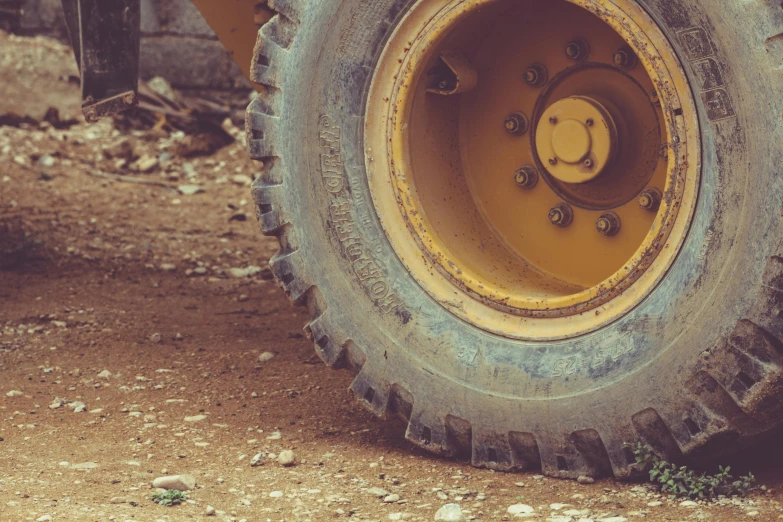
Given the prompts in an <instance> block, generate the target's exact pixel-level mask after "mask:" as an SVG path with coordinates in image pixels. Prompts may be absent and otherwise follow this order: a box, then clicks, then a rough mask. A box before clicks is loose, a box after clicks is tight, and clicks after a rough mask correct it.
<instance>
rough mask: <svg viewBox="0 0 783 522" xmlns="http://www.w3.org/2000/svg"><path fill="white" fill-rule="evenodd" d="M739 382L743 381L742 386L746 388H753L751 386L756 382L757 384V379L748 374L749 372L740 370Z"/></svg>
mask: <svg viewBox="0 0 783 522" xmlns="http://www.w3.org/2000/svg"><path fill="white" fill-rule="evenodd" d="M737 382H738V383H741V384H742V386H743V387H744V388H745V389H746V390H749V389H751V388H752V387H753V385H754V384H756V381H755V379H753V377H751V376H750V375H748V374H747V373H745V372H739V373H738V374H737Z"/></svg>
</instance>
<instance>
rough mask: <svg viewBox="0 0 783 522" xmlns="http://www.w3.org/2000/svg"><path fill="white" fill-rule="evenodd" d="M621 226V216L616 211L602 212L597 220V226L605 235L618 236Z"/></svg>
mask: <svg viewBox="0 0 783 522" xmlns="http://www.w3.org/2000/svg"><path fill="white" fill-rule="evenodd" d="M620 227H621V223H620V216H618V215H617V214H615V213H614V212H606V213H605V214H601V217H599V218H598V221H596V222H595V228H596V229H598V231H599V232H600V233H601V234H603V235H605V236H610V237H611V236H616V235H617V233H618V232H620Z"/></svg>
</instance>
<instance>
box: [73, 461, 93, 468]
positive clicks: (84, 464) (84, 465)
mask: <svg viewBox="0 0 783 522" xmlns="http://www.w3.org/2000/svg"><path fill="white" fill-rule="evenodd" d="M97 467H98V464H96V463H95V462H81V463H79V464H73V465H72V466H71V469H95V468H97Z"/></svg>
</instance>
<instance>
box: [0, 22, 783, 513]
mask: <svg viewBox="0 0 783 522" xmlns="http://www.w3.org/2000/svg"><path fill="white" fill-rule="evenodd" d="M0 48H2V49H3V56H2V57H0V115H2V114H3V113H4V112H7V111H9V110H13V111H15V112H18V113H23V114H30V115H32V116H33V117H35V118H37V119H40V118H41V115H42V113H43V112H45V110H46V108H48V107H50V106H57V107H59V108H60V111H61V117H62V118H63V119H66V117H67V115H68V114H72V115H73V116H76V113H77V111H78V106H79V99H78V86H77V85H76V84H75V83H74V82H73V81H72V79H71V80H69V76H73V75H75V74H76V71H75V67H74V66H73V57H72V55H70V54H69V53H70V51H69V50H67V49H64V48H63V47H62V46H59V45H58V44H55V43H53V42H48V41H45V40H40V39H27V38H17V37H9V36H8V35H5V34H2V33H0ZM226 128H227V130H228V131H229V132H230V133H232V134H234V135H236V136H237V137H238V140H237V142H236V143H235V144H233V145H229V146H228V147H225V148H223V149H222V150H220V151H219V152H217V153H216V154H214V155H213V156H210V157H200V158H195V159H187V158H182V157H179V156H177V155H176V154H174V153H173V152H172V151H174V150H176V145H177V143H178V142H181V141H182V140H183V139H184V137H183V136H182V135H181V134H178V133H173V134H161V133H159V132H143V131H131V132H129V133H128V134H125V135H123V134H121V133H120V132H119V131H117V130H115V129H114V126H113V124H112V122H111V121H104V122H101V123H100V124H98V125H95V126H87V125H86V124H78V125H75V126H73V127H71V128H69V129H65V130H57V129H54V128H52V126H51V125H49V124H43V125H37V124H36V125H34V124H29V125H22V126H21V128H16V127H11V126H0V470H2V471H0V519H2V520H3V521H6V520H8V521H16V520H20V521H21V520H42V521H44V520H55V521H56V520H80V521H81V520H84V521H93V520H94V521H104V520H113V521H127V520H134V521H153V520H165V521H178V520H212V519H217V520H247V521H263V520H270V521H271V520H274V521H280V520H285V521H322V520H343V519H346V520H347V519H351V520H378V521H384V520H421V521H431V520H433V519H434V517H435V514H436V512H437V511H438V510H439V509H441V507H442V506H444V505H445V504H449V503H454V504H458V505H459V506H460V508H461V510H462V512H463V515H464V517H465V519H466V520H487V521H491V520H516V518H515V517H516V515H514V514H513V513H511V512H509V507H511V506H513V505H517V504H524V505H528V506H531V507H532V508H533V510H534V511H533V513H531V514H528V515H527V518H532V519H538V520H551V521H553V522H571V521H573V522H576V521H579V520H582V521H584V522H587V521H588V520H596V521H598V520H607V521H613V522H621V521H623V520H630V521H633V520H637V519H645V520H650V521H662V520H670V521H681V520H715V521H733V520H740V519H745V518H748V519H755V520H773V519H774V520H777V519H779V518H781V517H783V507H782V506H781V504H780V503H779V501H780V500H781V497H782V495H781V492H783V487H781V482H783V481H782V480H781V478H780V473H779V472H778V471H777V470H778V469H779V467H780V463H781V462H783V459H781V458H780V457H775V458H773V459H770V458H768V457H767V454H766V453H764V454H763V455H764V457H763V458H758V457H756V458H755V459H753V460H749V459H751V457H748V456H746V457H742V458H743V459H745V460H743V461H741V464H742V463H744V464H745V466H744V467H745V468H749V467H750V468H752V469H753V471H754V473H756V474H757V476H758V477H759V483H760V484H764V486H765V488H764V489H761V488H759V489H757V490H755V491H754V492H753V493H752V494H751V495H750V496H749V497H748V498H747V499H722V500H721V501H720V502H718V503H710V504H706V503H696V504H694V505H689V504H688V503H686V504H685V505H683V504H682V503H681V502H678V501H672V500H669V499H668V498H667V497H665V496H662V495H660V494H659V493H658V492H657V491H656V490H655V489H654V488H652V487H650V486H646V485H640V484H623V483H619V482H615V481H613V480H598V481H596V482H595V483H594V484H579V483H577V482H571V481H560V480H554V479H550V478H544V477H541V476H539V475H536V474H535V473H522V474H505V473H495V472H493V471H489V470H481V469H474V468H472V467H471V466H470V465H469V464H468V463H466V462H464V461H452V460H444V459H438V458H435V457H432V456H430V455H428V454H425V453H423V452H421V451H419V450H417V449H414V448H413V447H412V446H411V445H410V444H409V443H407V442H406V441H405V439H404V437H403V431H404V426H403V425H402V424H401V423H400V422H397V421H393V420H391V421H381V420H377V419H375V418H374V417H373V416H371V415H370V414H369V413H367V412H365V411H364V410H363V409H362V407H361V406H360V405H359V404H358V403H357V402H356V401H355V400H354V399H353V398H352V396H351V395H350V393H349V392H348V391H347V388H348V386H349V384H350V381H351V376H350V375H349V374H348V373H347V372H335V371H332V370H329V369H327V368H326V367H325V366H324V365H323V364H322V363H321V362H320V360H319V359H318V357H317V356H316V355H315V353H314V351H313V349H312V346H311V343H310V342H309V341H308V340H307V339H306V338H305V337H304V335H303V333H302V326H303V325H304V323H305V321H306V314H305V311H304V310H303V309H299V308H296V307H293V306H292V305H291V304H289V302H288V301H287V299H286V297H285V296H284V295H283V293H282V292H281V291H280V290H279V289H278V288H277V286H276V285H275V283H274V281H271V280H269V277H270V276H269V271H268V269H266V268H265V267H266V264H267V261H268V259H269V257H270V256H271V255H272V254H273V253H274V252H275V251H276V243H275V240H273V239H269V238H264V237H263V236H261V234H260V233H259V232H258V228H257V225H256V223H255V217H254V215H253V209H252V202H251V198H250V194H249V183H250V181H251V177H252V176H253V174H254V172H255V170H256V169H257V168H258V166H257V165H255V164H254V163H253V162H251V161H250V160H248V159H246V157H245V156H246V155H245V151H244V145H243V143H242V142H241V141H240V140H239V137H240V135H241V132H240V130H239V129H237V128H235V127H233V126H231V125H229V124H226ZM129 150H130V151H131V152H128V151H129ZM145 162H146V163H147V164H146V165H145V164H144V163H145ZM153 163H154V165H153V166H152V167H150V165H152V164H153ZM148 167H149V168H148ZM147 168H148V170H147ZM140 170H147V172H140ZM117 175H120V176H127V178H116V176H117ZM112 176H115V178H112ZM129 179H133V180H136V181H139V180H143V182H144V183H147V184H139V183H135V182H129ZM194 187H196V188H194ZM196 191H198V192H197V193H195V194H194V193H193V192H196ZM265 352H269V353H271V354H274V356H273V357H271V358H270V356H269V355H264V356H263V357H261V359H259V356H260V355H261V354H264V353H265ZM284 450H292V451H293V452H294V454H295V463H294V465H292V466H283V465H281V464H280V463H279V462H278V460H277V459H276V458H275V455H279V454H280V453H281V452H282V451H284ZM259 453H264V454H265V455H264V463H263V464H262V465H259V466H251V464H250V462H251V459H253V457H254V456H255V455H257V454H259ZM171 474H191V475H193V476H194V477H195V478H196V481H197V486H196V488H195V489H194V490H192V491H190V492H189V500H188V501H187V502H186V503H184V504H182V505H179V506H175V507H164V506H159V505H157V504H155V503H153V502H152V500H151V495H152V493H153V492H154V490H153V489H152V487H151V484H150V483H151V481H152V480H153V479H155V478H156V477H159V476H163V475H171ZM208 506H212V507H213V508H214V514H213V515H207V511H208ZM518 509H521V508H518ZM211 512H212V510H210V513H211ZM454 520H457V519H456V518H455V519H454Z"/></svg>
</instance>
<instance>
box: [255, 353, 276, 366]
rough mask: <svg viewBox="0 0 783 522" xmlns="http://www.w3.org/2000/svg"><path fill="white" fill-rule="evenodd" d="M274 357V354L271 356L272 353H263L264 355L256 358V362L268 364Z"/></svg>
mask: <svg viewBox="0 0 783 522" xmlns="http://www.w3.org/2000/svg"><path fill="white" fill-rule="evenodd" d="M274 357H275V354H273V353H272V352H264V353H262V354H261V355H259V356H258V362H260V363H265V362H269V361H271V360H272V359H274Z"/></svg>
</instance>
